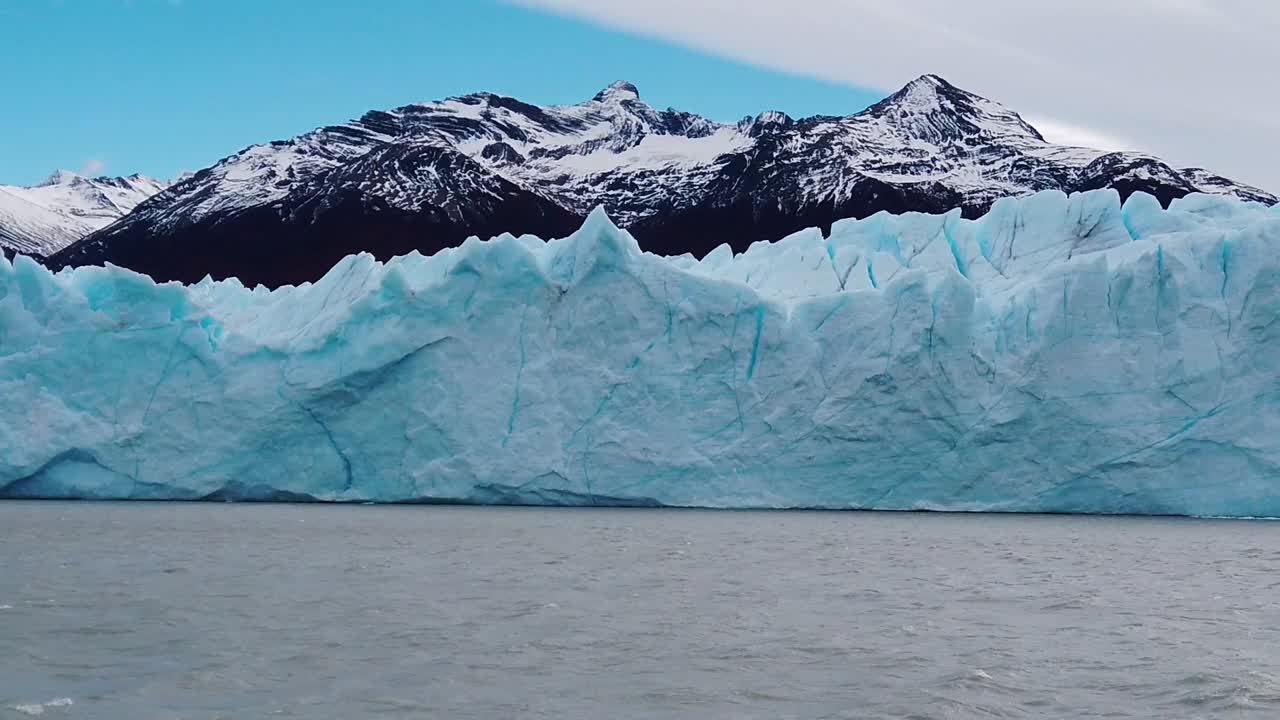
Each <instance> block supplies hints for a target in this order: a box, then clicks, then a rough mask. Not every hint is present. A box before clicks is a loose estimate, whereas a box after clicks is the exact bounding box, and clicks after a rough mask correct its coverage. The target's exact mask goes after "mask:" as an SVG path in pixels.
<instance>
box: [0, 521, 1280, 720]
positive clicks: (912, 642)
mask: <svg viewBox="0 0 1280 720" xmlns="http://www.w3.org/2000/svg"><path fill="white" fill-rule="evenodd" d="M37 715H38V716H42V717H44V718H68V719H69V718H92V719H94V720H100V719H104V718H105V719H115V718H121V719H125V718H129V719H132V718H182V719H183V720H204V719H212V718H227V719H232V718H235V719H239V718H306V719H307V720H318V719H321V718H343V719H347V718H371V717H385V718H425V717H439V718H582V719H587V718H590V719H594V718H699V719H701V718H921V719H923V718H1085V717H1109V718H1194V717H1204V718H1237V717H1239V718H1244V717H1257V718H1274V717H1277V716H1280V523H1272V522H1255V521H1214V520H1191V519H1159V518H1132V517H1069V516H1028V515H1024V516H1013V515H945V514H916V513H905V514H904V513H861V512H844V513H838V512H836V513H819V512H733V511H718V512H717V511H678V510H649V509H646V510H621V509H537V508H527V509H522V508H499V507H483V508H469V507H433V506H353V505H346V506H324V505H272V504H213V503H192V504H181V503H92V502H41V501H29V502H24V501H12V502H4V503H0V718H27V717H30V716H37Z"/></svg>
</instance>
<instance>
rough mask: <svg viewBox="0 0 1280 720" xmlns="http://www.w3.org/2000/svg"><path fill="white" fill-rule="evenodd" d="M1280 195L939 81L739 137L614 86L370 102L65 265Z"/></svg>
mask: <svg viewBox="0 0 1280 720" xmlns="http://www.w3.org/2000/svg"><path fill="white" fill-rule="evenodd" d="M1100 187H1112V188H1115V189H1116V190H1117V191H1119V192H1120V193H1121V195H1122V197H1127V196H1128V195H1129V194H1131V193H1132V192H1136V191H1144V192H1148V193H1150V194H1152V195H1154V196H1155V197H1156V198H1157V199H1159V200H1160V201H1161V202H1162V203H1164V204H1167V203H1168V202H1169V201H1170V200H1172V199H1174V198H1176V197H1181V196H1183V195H1186V194H1188V193H1190V192H1197V191H1201V192H1211V193H1217V194H1229V195H1235V196H1237V197H1241V198H1244V199H1247V200H1255V201H1259V202H1264V203H1274V202H1276V198H1275V196H1272V195H1270V194H1269V193H1265V192H1263V191H1261V190H1258V189H1257V188H1252V187H1250V186H1247V185H1243V184H1241V183H1236V182H1234V181H1231V180H1229V179H1227V178H1223V177H1221V176H1217V175H1214V174H1212V173H1210V172H1208V171H1203V170H1200V169H1186V170H1179V169H1176V168H1173V167H1172V166H1170V165H1168V164H1167V163H1164V162H1163V161H1161V160H1159V159H1158V158H1155V157H1152V156H1148V155H1143V154H1138V153H1123V152H1121V153H1115V152H1103V151H1098V150H1092V149H1088V148H1077V147H1071V146H1063V145H1055V144H1053V143H1049V142H1047V141H1046V140H1045V139H1044V137H1043V136H1042V135H1041V134H1040V133H1039V131H1037V130H1036V129H1035V128H1034V127H1033V126H1032V125H1031V124H1029V123H1027V122H1026V121H1025V120H1024V119H1023V118H1022V117H1021V116H1020V115H1019V114H1018V113H1016V112H1014V111H1012V110H1010V109H1008V108H1006V107H1004V106H1003V105H1000V104H999V103H997V102H994V101H992V100H988V99H986V98H983V97H981V96H979V95H975V94H973V93H969V92H967V91H965V90H962V89H960V88H957V87H955V86H954V85H952V84H950V83H948V82H947V81H946V80H945V79H943V78H941V77H939V76H937V75H924V76H921V77H920V78H917V79H915V80H913V81H911V82H910V83H908V84H907V85H905V86H904V87H903V88H902V89H900V90H899V91H897V92H895V93H893V94H891V95H889V96H888V97H886V98H885V99H884V100H881V101H880V102H878V103H875V104H874V105H872V106H870V107H868V108H866V109H865V110H863V111H861V112H858V113H854V114H852V115H847V116H825V115H819V116H812V117H808V118H799V119H795V118H791V117H790V116H789V115H787V114H786V113H783V112H780V111H765V112H762V113H760V114H758V115H756V116H754V117H747V118H744V119H742V120H740V121H738V122H736V123H724V122H717V121H714V120H709V119H707V118H705V117H702V116H699V115H696V114H694V113H689V112H684V111H681V110H676V109H674V108H668V109H666V110H658V109H656V108H653V107H652V106H650V105H648V104H647V103H645V102H644V101H643V100H642V99H641V95H640V92H639V90H638V89H637V88H636V86H635V85H633V84H631V83H628V82H625V81H619V82H616V83H613V84H611V85H610V86H608V87H606V88H604V89H603V90H601V91H600V92H598V93H596V94H595V95H594V96H593V97H592V98H591V99H589V100H586V101H583V102H580V103H576V104H573V105H559V106H538V105H532V104H529V103H526V102H523V101H521V100H518V99H515V98H509V97H505V96H501V95H496V94H493V93H483V92H482V93H472V94H469V95H463V96H458V97H452V98H448V99H445V100H441V101H435V102H428V103H415V104H410V105H405V106H401V107H398V108H393V109H391V110H373V111H369V112H367V113H365V114H364V115H362V116H361V117H360V118H359V119H357V120H353V121H351V122H348V123H345V124H341V125H330V126H324V127H320V128H317V129H315V130H313V131H310V132H308V133H304V134H302V135H299V136H296V137H294V138H290V139H287V140H282V141H275V142H272V143H266V144H261V145H254V146H250V147H248V148H245V149H244V150H241V151H240V152H238V153H235V154H233V155H230V156H228V157H226V158H223V159H222V160H220V161H219V162H218V163H215V164H214V165H212V166H210V167H209V168H205V169H203V170H201V171H199V172H197V173H195V174H194V175H193V176H191V177H189V178H187V179H185V180H183V181H181V182H178V183H175V184H174V185H173V186H172V187H170V188H169V189H168V191H167V192H165V193H163V194H162V195H158V196H154V197H151V198H148V199H147V200H145V201H144V202H142V203H140V204H139V205H138V206H137V207H136V208H135V209H134V210H133V212H131V213H129V214H128V215H127V216H125V217H124V218H122V219H121V220H119V221H117V222H115V223H113V224H111V225H110V226H108V227H105V228H102V229H100V230H97V231H95V232H94V233H92V234H91V235H89V236H87V237H85V238H84V239H82V240H80V241H79V242H76V243H74V244H73V245H71V246H70V247H67V248H65V249H64V250H62V251H61V252H59V253H57V254H56V255H55V256H53V257H52V258H50V263H51V264H52V265H53V266H54V267H61V266H64V265H80V264H99V263H102V262H112V263H115V264H118V265H122V266H125V267H130V268H132V269H135V270H139V271H141V272H145V273H147V274H149V275H152V276H153V277H156V278H157V279H165V280H168V279H177V280H183V281H187V282H194V281H196V280H199V279H200V278H202V277H204V276H205V275H211V276H213V277H215V278H222V277H231V276H235V277H238V278H240V279H241V280H242V281H243V282H245V283H246V284H255V283H262V284H266V285H269V286H275V285H281V284H296V283H298V282H303V281H307V280H313V279H315V278H317V277H319V276H320V275H321V274H323V272H324V271H325V270H327V269H328V268H329V267H331V266H332V265H333V263H334V262H336V261H337V260H338V259H340V258H341V257H343V256H345V255H347V254H350V253H351V252H356V251H361V250H364V251H369V252H371V253H372V254H374V255H375V256H376V257H379V258H381V259H386V258H388V257H391V256H392V255H396V254H403V253H405V252H409V251H411V250H420V251H422V252H427V253H429V252H434V251H436V250H439V249H441V248H443V247H448V246H452V245H457V244H459V243H460V242H462V240H464V239H465V238H466V237H468V236H471V235H479V236H482V237H484V236H489V235H497V234H500V233H502V232H511V233H514V234H524V233H529V234H536V235H540V236H543V237H552V236H561V235H565V234H568V233H569V232H572V230H573V229H575V228H576V227H577V226H578V225H579V224H580V223H581V222H582V220H583V219H584V218H585V216H586V215H587V213H589V212H590V211H591V210H592V209H593V208H595V207H597V206H602V207H604V208H605V209H606V210H607V211H608V213H609V215H610V217H612V218H614V219H615V220H616V221H617V222H618V223H619V224H620V225H622V226H624V227H627V228H628V229H629V230H631V231H632V232H633V234H635V235H636V237H637V238H638V239H639V240H640V242H641V244H642V246H643V247H644V248H645V249H646V250H650V251H653V252H658V253H661V254H666V255H678V254H682V253H685V252H688V253H692V254H694V255H702V254H705V253H706V252H708V251H710V250H711V249H713V248H714V247H715V246H717V245H719V244H721V243H722V242H725V241H731V242H734V243H737V244H739V245H743V247H737V245H735V246H734V249H735V250H742V249H745V245H747V244H749V243H750V242H754V241H756V240H761V239H775V238H778V237H782V236H783V235H786V234H788V233H790V232H793V231H795V230H799V229H802V228H804V227H810V226H818V227H822V228H829V227H830V225H831V223H832V222H834V221H836V220H839V219H842V218H845V217H866V216H868V215H871V214H874V213H875V212H878V211H881V210H886V211H890V212H896V213H900V212H907V211H920V212H931V213H939V212H945V211H948V210H950V209H952V208H955V207H958V208H960V209H961V210H962V212H963V214H965V215H966V216H967V217H974V216H976V215H979V214H981V213H983V212H985V211H986V210H987V209H988V208H989V207H990V206H991V203H993V202H994V201H995V200H996V199H998V198H1000V197H1005V196H1018V195H1026V194H1029V193H1033V192H1036V191H1039V190H1046V189H1056V190H1062V191H1064V192H1068V193H1070V192H1076V191H1080V190H1089V189H1097V188H1100Z"/></svg>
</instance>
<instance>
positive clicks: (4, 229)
mask: <svg viewBox="0 0 1280 720" xmlns="http://www.w3.org/2000/svg"><path fill="white" fill-rule="evenodd" d="M166 186H167V183H165V182H162V181H160V180H156V179H154V178H149V177H144V176H142V175H130V176H129V177H116V178H112V177H96V178H87V177H83V176H81V175H77V174H76V173H73V172H70V171H67V170H59V171H57V172H55V173H54V174H53V175H50V176H49V178H48V179H46V180H45V181H44V182H42V183H40V184H39V185H33V186H31V187H15V186H12V185H0V248H3V249H5V250H6V251H8V252H9V253H12V252H14V251H16V252H21V253H23V254H26V255H36V256H43V255H50V254H52V253H54V252H57V251H58V250H61V249H62V248H64V247H66V246H67V245H70V244H71V243H73V242H75V241H76V240H79V239H80V238H82V237H84V236H85V235H88V234H89V233H91V232H93V231H94V230H97V229H99V228H102V227H105V226H107V225H110V224H111V223H113V222H115V221H116V220H119V219H120V218H121V217H123V216H124V215H125V214H126V213H128V212H129V211H130V210H132V209H133V208H134V207H136V206H137V205H138V203H140V202H142V201H143V200H146V199H147V198H149V197H151V196H152V195H155V194H156V193H158V192H160V191H161V190H163V189H164V188H165V187H166Z"/></svg>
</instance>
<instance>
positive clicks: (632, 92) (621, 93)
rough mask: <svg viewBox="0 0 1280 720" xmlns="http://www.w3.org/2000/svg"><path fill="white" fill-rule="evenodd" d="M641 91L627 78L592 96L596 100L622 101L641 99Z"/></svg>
mask: <svg viewBox="0 0 1280 720" xmlns="http://www.w3.org/2000/svg"><path fill="white" fill-rule="evenodd" d="M639 99H640V91H639V90H638V89H636V86H635V85H632V84H631V83H629V82H627V81H626V80H619V81H617V82H615V83H613V84H611V85H610V86H609V87H607V88H605V89H603V90H601V91H600V92H598V93H596V96H595V97H594V98H592V100H595V101H596V102H622V101H623V100H639Z"/></svg>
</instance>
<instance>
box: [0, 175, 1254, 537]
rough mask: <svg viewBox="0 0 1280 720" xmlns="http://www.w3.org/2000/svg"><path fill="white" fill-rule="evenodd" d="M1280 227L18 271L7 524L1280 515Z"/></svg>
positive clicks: (1052, 223) (864, 227) (9, 359)
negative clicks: (296, 271) (662, 513)
mask: <svg viewBox="0 0 1280 720" xmlns="http://www.w3.org/2000/svg"><path fill="white" fill-rule="evenodd" d="M1278 321H1280V206H1276V207H1273V208H1268V207H1266V206H1264V205H1261V204H1256V203H1249V202H1245V201H1240V200H1236V199H1232V198H1226V197H1220V196H1211V195H1189V196H1187V197H1185V198H1182V199H1180V200H1176V201H1174V202H1173V203H1172V204H1171V205H1170V206H1169V208H1168V209H1167V210H1165V209H1162V208H1161V206H1160V204H1159V203H1158V202H1157V201H1156V200H1155V199H1154V198H1152V197H1151V196H1149V195H1145V194H1142V193H1137V194H1134V195H1132V196H1131V197H1130V198H1129V199H1128V200H1126V201H1125V202H1124V203H1123V204H1122V203H1121V202H1120V197H1119V195H1117V194H1116V193H1115V191H1113V190H1100V191H1092V192H1087V193H1081V194H1075V195H1071V196H1067V195H1064V194H1062V193H1060V192H1056V191H1047V192H1042V193H1039V194H1036V195H1032V196H1028V197H1022V198H1007V199H1003V200H1000V201H998V202H997V203H995V205H994V206H993V207H992V209H991V211H990V212H989V213H988V214H987V215H985V216H983V217H981V218H979V219H976V220H969V219H964V218H962V217H961V216H960V213H959V211H954V212H951V213H948V214H946V215H925V214H916V213H908V214H904V215H896V216H895V215H889V214H886V213H880V214H877V215H874V216H871V217H869V218H866V219H863V220H845V221H840V222H837V223H836V224H835V225H833V226H832V227H831V229H830V232H829V233H827V234H826V235H825V236H824V234H823V232H822V231H820V230H817V229H812V230H806V231H802V232H799V233H796V234H794V235H791V236H789V237H787V238H784V239H782V240H780V241H777V242H773V243H768V242H760V243H756V244H754V245H752V246H751V247H750V248H749V249H748V250H747V251H746V252H744V253H741V254H738V255H735V254H733V253H732V252H731V251H730V250H729V248H728V246H721V247H720V248H718V249H717V250H716V251H714V252H712V253H710V254H708V255H707V256H706V257H704V258H702V259H700V260H699V259H696V258H694V257H692V256H681V257H662V256H657V255H652V254H649V253H645V252H642V251H641V250H640V248H639V247H638V245H637V244H636V242H635V240H634V239H633V238H632V237H631V236H630V235H629V234H628V233H627V232H625V231H623V230H620V229H618V228H617V227H615V226H614V225H613V223H612V222H611V221H610V220H609V218H608V217H607V216H606V215H605V214H604V213H603V211H596V212H594V213H592V215H591V216H590V217H589V218H588V220H587V221H586V223H585V224H584V225H583V227H582V228H581V229H580V230H579V231H577V232H576V233H574V234H572V235H570V236H569V237H566V238H562V239H557V240H551V241H543V240H541V239H538V238H536V237H532V236H523V237H514V236H511V235H504V236H500V237H497V238H494V239H492V240H487V241H481V240H479V239H476V238H472V239H470V240H468V241H467V242H466V243H464V244H463V245H461V246H460V247H457V248H453V249H449V250H445V251H442V252H440V253H438V254H435V255H433V256H429V257H424V256H421V255H418V254H410V255H407V256H402V257H397V258H395V259H392V260H390V261H388V262H386V263H381V262H378V261H377V260H375V259H374V258H373V257H371V256H369V255H364V254H362V255H353V256H349V257H347V258H345V259H344V260H342V261H341V262H339V263H338V264H337V265H336V266H335V267H334V268H333V269H332V270H331V271H330V272H329V273H328V274H327V275H325V276H324V277H323V278H322V279H321V280H319V281H317V282H315V283H314V284H304V285H300V286H297V287H292V286H286V287H283V288H280V289H277V290H274V291H268V290H267V289H265V288H262V287H258V288H253V289H249V288H246V287H244V286H242V285H241V284H240V283H239V282H237V281H235V280H226V281H217V282H215V281H212V280H209V279H206V280H204V281H202V282H200V283H197V284H194V285H181V284H178V283H166V284H156V283H154V282H153V281H152V280H151V279H150V278H148V277H146V276H143V275H139V274H135V273H133V272H130V271H127V270H124V269H121V268H117V267H112V266H107V267H80V268H75V269H65V270H62V271H60V272H58V273H56V274H55V273H51V272H49V271H48V270H47V269H45V268H44V267H42V266H41V265H39V264H37V263H36V262H34V261H32V260H30V259H28V258H25V257H18V258H16V259H15V260H14V261H13V262H10V261H7V260H3V259H0V394H2V396H3V398H4V400H5V402H4V408H3V409H0V497H5V498H103V499H106V498H111V499H127V498H128V499H191V500H194V499H219V500H322V501H352V502H367V501H378V502H384V501H385V502H440V503H445V502H456V503H517V504H554V505H651V506H692V507H715V508H834V509H846V508H847V509H855V508H856V509H892V510H920V509H929V510H970V511H1027V512H1072V513H1139V514H1185V515H1213V516H1280V322H1278Z"/></svg>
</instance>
